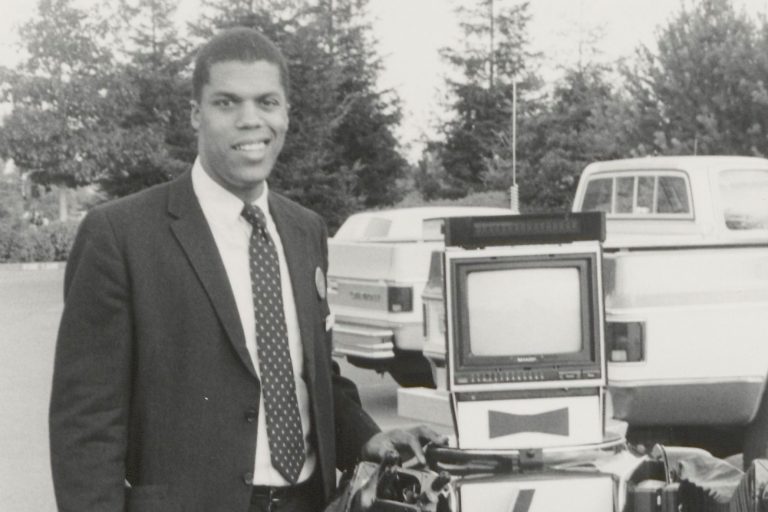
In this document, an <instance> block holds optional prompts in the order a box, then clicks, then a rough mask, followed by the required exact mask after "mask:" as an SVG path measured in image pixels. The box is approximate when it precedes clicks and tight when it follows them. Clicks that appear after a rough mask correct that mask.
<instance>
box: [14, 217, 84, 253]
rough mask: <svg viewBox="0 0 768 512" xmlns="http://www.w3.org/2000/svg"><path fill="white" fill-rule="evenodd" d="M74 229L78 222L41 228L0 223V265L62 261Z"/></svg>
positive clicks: (53, 224) (72, 239)
mask: <svg viewBox="0 0 768 512" xmlns="http://www.w3.org/2000/svg"><path fill="white" fill-rule="evenodd" d="M77 226H78V221H65V222H51V223H50V224H47V225H44V226H35V225H34V224H27V223H23V224H9V223H2V222H0V263H15V262H32V261H65V260H66V259H67V257H68V256H69V251H70V249H71V248H72V242H74V240H75V233H76V232H77Z"/></svg>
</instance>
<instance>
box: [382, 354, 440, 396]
mask: <svg viewBox="0 0 768 512" xmlns="http://www.w3.org/2000/svg"><path fill="white" fill-rule="evenodd" d="M389 374H390V375H392V378H393V379H395V382H397V383H398V384H399V385H400V386H402V387H404V388H417V387H421V388H434V387H435V383H434V381H433V380H432V370H431V369H430V367H429V362H428V361H427V359H426V358H425V357H424V356H423V355H422V354H420V353H417V352H413V353H410V352H399V353H397V354H396V355H395V360H394V362H393V363H392V364H391V365H390V366H389Z"/></svg>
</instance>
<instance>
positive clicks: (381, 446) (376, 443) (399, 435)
mask: <svg viewBox="0 0 768 512" xmlns="http://www.w3.org/2000/svg"><path fill="white" fill-rule="evenodd" d="M447 442H448V437H447V436H444V435H440V434H438V433H437V432H435V431H434V430H432V429H431V428H429V427H427V426H424V425H419V426H416V427H412V428H409V429H407V430H403V429H399V428H397V429H394V430H388V431H386V432H379V433H378V434H376V435H374V436H373V437H372V438H370V439H369V440H368V442H367V443H365V446H363V453H362V457H363V460H367V461H372V462H381V461H383V460H385V459H390V460H391V459H392V458H395V459H399V460H401V461H406V460H409V459H411V458H412V457H416V460H417V462H418V464H420V465H423V464H426V463H427V459H426V458H425V457H424V450H423V449H422V447H423V446H425V445H426V444H427V443H433V444H438V445H445V444H447Z"/></svg>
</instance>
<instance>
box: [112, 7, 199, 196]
mask: <svg viewBox="0 0 768 512" xmlns="http://www.w3.org/2000/svg"><path fill="white" fill-rule="evenodd" d="M176 3H177V2H176V1H175V0H120V4H119V11H118V19H119V20H120V22H121V23H120V26H119V27H118V32H119V33H120V34H121V36H122V39H123V41H124V44H123V45H122V49H123V52H124V54H125V57H127V58H128V59H129V61H128V63H127V64H126V66H125V67H126V71H125V73H126V76H127V79H128V80H129V82H130V84H131V86H132V87H133V89H134V90H135V93H136V97H135V102H134V103H133V104H132V105H131V108H130V110H128V111H127V112H126V113H125V117H124V119H123V120H122V123H121V125H120V130H119V132H118V133H117V135H118V137H116V138H117V139H118V140H116V144H115V146H113V148H112V151H111V152H112V159H113V160H114V161H119V162H120V164H119V167H117V168H115V169H114V170H113V172H110V173H109V174H108V175H107V176H106V177H105V178H104V179H102V180H101V182H100V183H101V185H102V187H103V188H104V189H105V191H106V192H108V193H109V194H110V195H112V196H121V195H125V194H128V193H131V192H135V191H138V190H141V189H142V188H146V187H148V186H151V185H153V184H155V183H160V182H163V181H166V180H168V179H170V178H172V177H173V176H177V175H179V174H181V173H182V172H184V171H185V170H186V169H189V168H190V166H191V164H192V162H193V160H194V157H195V154H196V147H195V146H196V139H195V134H194V131H193V130H192V127H191V125H190V121H189V99H190V98H191V81H190V76H189V73H188V67H189V61H190V49H189V45H188V44H187V43H186V42H185V41H184V40H183V39H182V38H180V37H179V34H178V33H177V31H176V29H175V27H174V24H173V16H174V14H175V10H176ZM126 43H127V44H126ZM126 155H130V156H129V157H128V158H126Z"/></svg>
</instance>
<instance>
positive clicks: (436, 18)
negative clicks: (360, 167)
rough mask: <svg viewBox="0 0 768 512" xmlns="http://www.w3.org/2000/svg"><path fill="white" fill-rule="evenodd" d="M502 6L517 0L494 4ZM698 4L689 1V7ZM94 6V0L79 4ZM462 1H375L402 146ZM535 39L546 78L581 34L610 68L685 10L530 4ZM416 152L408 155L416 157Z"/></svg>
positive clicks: (657, 0)
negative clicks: (595, 42) (596, 37)
mask: <svg viewBox="0 0 768 512" xmlns="http://www.w3.org/2000/svg"><path fill="white" fill-rule="evenodd" d="M496 1H497V2H498V3H499V4H514V3H519V0H496ZM692 1H693V0H686V3H688V4H690V3H691V2H692ZM75 2H76V3H77V4H78V5H84V6H87V5H93V4H95V3H96V2H97V0H75ZM734 2H735V4H736V5H738V6H740V7H743V8H744V9H746V10H747V12H749V13H750V14H753V15H760V14H764V13H766V11H767V10H768V0H734ZM35 3H36V2H35V1H34V0H0V6H2V9H0V12H2V15H1V16H0V64H9V63H12V62H14V59H15V56H16V55H17V52H16V50H15V49H14V48H13V46H12V44H13V42H14V41H15V40H16V39H15V27H17V26H18V25H19V24H20V23H21V22H23V21H24V20H26V19H28V18H29V17H31V16H32V15H33V14H34V11H35ZM198 3H199V0H181V7H180V16H181V17H182V18H187V19H190V18H194V14H195V9H196V7H197V5H198ZM460 3H461V0H370V7H371V14H372V17H373V26H374V31H375V35H376V37H377V39H378V40H379V49H380V52H381V54H382V55H383V57H384V60H385V65H386V69H385V72H384V74H383V76H382V81H381V85H382V87H385V88H395V89H396V90H397V92H398V93H399V95H400V97H401V98H402V100H403V109H404V115H405V118H404V122H403V126H402V128H401V131H400V135H401V139H403V141H404V142H406V143H407V142H409V141H417V140H418V139H419V138H420V137H421V135H422V134H424V133H427V134H429V133H431V130H430V126H431V125H432V124H433V122H434V120H435V118H436V115H438V114H439V112H440V111H441V105H442V101H441V98H442V97H443V95H444V88H443V77H444V76H445V71H446V67H445V64H444V63H443V62H441V60H440V58H439V56H438V49H439V48H441V47H444V46H450V45H452V44H453V42H454V41H455V40H456V39H457V37H458V29H457V26H456V19H455V17H454V14H453V8H454V7H455V6H456V5H459V4H460ZM530 4H531V14H532V16H533V19H532V21H531V25H530V27H529V28H530V35H531V39H532V44H533V46H534V49H535V50H539V51H541V52H542V53H543V55H544V63H543V65H544V69H543V70H542V71H543V72H544V74H545V76H547V77H554V76H556V72H557V69H559V68H560V67H562V66H564V65H568V64H571V63H573V62H575V61H576V59H577V58H578V54H577V47H578V41H579V39H580V34H582V33H584V32H585V31H589V30H593V29H600V30H601V32H602V33H603V37H602V40H601V41H600V44H599V49H600V51H601V53H602V58H604V59H606V60H610V61H613V60H615V59H617V58H620V57H624V56H630V55H631V54H632V52H633V50H634V49H635V48H636V47H637V46H638V45H639V44H641V43H644V44H651V43H652V42H653V40H654V35H655V31H656V28H657V27H658V26H659V25H660V24H663V23H664V22H666V21H667V20H668V19H669V18H670V17H671V16H672V15H673V14H674V13H675V12H676V11H677V10H678V9H679V6H680V1H679V0H531V2H530ZM416 149H418V144H417V145H416V147H414V148H412V149H411V156H413V155H414V154H416V153H417V152H416V151H414V150H416Z"/></svg>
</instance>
